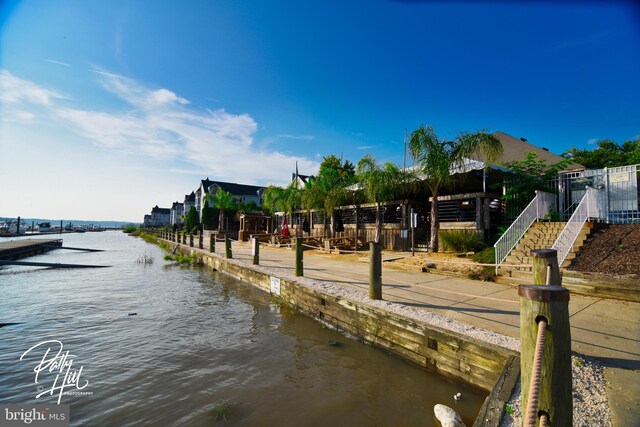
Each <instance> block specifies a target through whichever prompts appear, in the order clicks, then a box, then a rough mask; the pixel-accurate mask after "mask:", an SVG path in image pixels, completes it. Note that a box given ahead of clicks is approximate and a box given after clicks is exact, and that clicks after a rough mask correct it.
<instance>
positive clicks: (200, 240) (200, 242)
mask: <svg viewBox="0 0 640 427" xmlns="http://www.w3.org/2000/svg"><path fill="white" fill-rule="evenodd" d="M198 248H199V249H204V236H203V235H202V232H199V233H198Z"/></svg>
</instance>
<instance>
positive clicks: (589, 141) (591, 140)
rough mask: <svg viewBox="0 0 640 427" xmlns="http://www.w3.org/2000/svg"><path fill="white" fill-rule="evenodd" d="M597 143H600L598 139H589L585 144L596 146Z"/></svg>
mask: <svg viewBox="0 0 640 427" xmlns="http://www.w3.org/2000/svg"><path fill="white" fill-rule="evenodd" d="M598 141H600V140H599V139H598V138H591V139H590V140H588V141H587V144H589V145H595V144H597V142H598Z"/></svg>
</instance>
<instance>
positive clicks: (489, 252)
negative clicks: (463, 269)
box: [469, 247, 496, 282]
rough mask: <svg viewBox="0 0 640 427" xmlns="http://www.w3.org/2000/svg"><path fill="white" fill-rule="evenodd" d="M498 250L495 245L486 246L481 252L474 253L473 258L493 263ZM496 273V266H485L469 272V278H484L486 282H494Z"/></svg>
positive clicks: (484, 262)
mask: <svg viewBox="0 0 640 427" xmlns="http://www.w3.org/2000/svg"><path fill="white" fill-rule="evenodd" d="M495 254H496V250H495V248H493V247H490V248H485V249H484V250H482V251H481V252H478V253H476V254H474V255H473V256H472V257H471V259H472V260H474V261H475V262H477V263H480V264H493V263H494V262H495V257H496V255H495ZM495 275H496V269H495V268H494V267H489V266H485V267H482V268H481V269H480V271H476V272H473V273H471V274H469V278H470V279H473V280H482V281H484V282H493V281H494V280H495V279H494V277H495Z"/></svg>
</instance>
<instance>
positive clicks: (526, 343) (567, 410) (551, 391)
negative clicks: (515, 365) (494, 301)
mask: <svg viewBox="0 0 640 427" xmlns="http://www.w3.org/2000/svg"><path fill="white" fill-rule="evenodd" d="M518 295H520V348H521V359H520V360H521V362H520V365H521V372H522V407H523V408H526V407H527V404H528V401H529V386H530V382H531V369H532V366H533V358H534V354H535V347H536V337H537V333H538V322H539V321H540V320H541V319H546V322H547V330H546V339H545V344H544V350H543V356H542V369H541V376H540V377H541V380H540V388H539V390H540V392H539V403H538V410H537V414H538V415H539V414H540V413H546V414H548V415H549V420H550V425H553V426H570V425H572V424H573V399H572V393H571V391H572V385H571V330H570V327H569V290H568V289H566V288H563V287H561V286H553V285H521V286H519V287H518Z"/></svg>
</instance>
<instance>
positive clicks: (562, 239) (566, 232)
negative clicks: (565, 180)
mask: <svg viewBox="0 0 640 427" xmlns="http://www.w3.org/2000/svg"><path fill="white" fill-rule="evenodd" d="M603 195H604V193H603V192H602V191H601V190H596V189H595V188H592V187H587V191H586V192H585V193H584V195H583V196H582V199H581V200H580V203H579V204H578V207H577V208H576V210H575V211H574V212H573V215H571V218H570V219H569V221H568V222H567V225H565V227H564V228H563V229H562V232H561V233H560V235H559V236H558V238H557V239H556V241H555V242H554V243H553V246H551V249H555V250H557V251H558V266H561V265H562V263H563V262H564V260H565V259H566V258H567V255H569V252H571V249H572V248H573V244H574V243H575V241H576V239H577V238H578V235H579V234H580V231H581V230H582V227H584V224H585V223H586V222H587V221H588V220H589V218H603V208H604V205H603V200H602V196H603Z"/></svg>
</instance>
